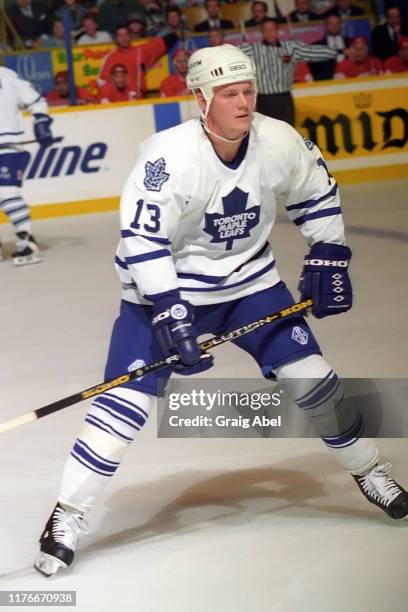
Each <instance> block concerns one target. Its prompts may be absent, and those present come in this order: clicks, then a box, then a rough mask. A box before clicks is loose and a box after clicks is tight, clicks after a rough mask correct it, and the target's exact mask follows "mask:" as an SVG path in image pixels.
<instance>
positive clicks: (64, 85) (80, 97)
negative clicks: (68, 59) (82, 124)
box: [46, 71, 96, 106]
mask: <svg viewBox="0 0 408 612" xmlns="http://www.w3.org/2000/svg"><path fill="white" fill-rule="evenodd" d="M54 83H55V87H54V89H51V91H49V92H48V93H47V96H46V97H47V102H48V104H49V105H50V106H67V105H69V104H71V101H70V97H69V81H68V72H65V71H61V72H57V74H56V75H55V77H54ZM75 91H76V96H77V102H78V104H94V103H95V102H96V100H95V98H94V97H93V96H92V94H90V93H89V92H88V91H86V89H82V88H81V87H76V88H75Z"/></svg>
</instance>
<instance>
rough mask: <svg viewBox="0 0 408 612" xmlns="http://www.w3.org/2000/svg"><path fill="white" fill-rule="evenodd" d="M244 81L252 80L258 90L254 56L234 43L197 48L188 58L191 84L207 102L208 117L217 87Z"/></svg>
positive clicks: (189, 82) (189, 83)
mask: <svg viewBox="0 0 408 612" xmlns="http://www.w3.org/2000/svg"><path fill="white" fill-rule="evenodd" d="M242 81H252V82H253V83H254V87H255V90H256V68H255V64H254V62H253V61H252V60H251V58H250V57H248V56H247V55H245V53H244V52H243V51H241V49H238V47H234V45H219V46H218V47H204V48H203V49H198V50H197V51H195V52H194V53H193V54H192V55H191V57H190V59H189V61H188V72H187V79H186V83H187V87H188V88H189V89H191V90H192V91H194V90H196V89H199V90H200V91H201V92H202V94H203V96H204V98H205V99H206V101H207V108H206V112H205V114H204V117H206V116H207V114H208V110H209V108H210V104H211V100H212V99H213V96H214V88H215V87H218V86H219V85H229V84H231V83H239V82H242Z"/></svg>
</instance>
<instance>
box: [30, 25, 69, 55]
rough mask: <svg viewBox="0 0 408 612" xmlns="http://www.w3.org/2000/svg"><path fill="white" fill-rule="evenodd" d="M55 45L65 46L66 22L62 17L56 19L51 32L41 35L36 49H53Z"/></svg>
mask: <svg viewBox="0 0 408 612" xmlns="http://www.w3.org/2000/svg"><path fill="white" fill-rule="evenodd" d="M54 47H65V39H64V24H63V23H62V19H58V18H57V19H54V21H53V24H52V28H51V34H50V35H49V36H48V35H43V36H41V37H40V38H39V39H38V40H37V42H36V44H35V48H36V49H52V48H54Z"/></svg>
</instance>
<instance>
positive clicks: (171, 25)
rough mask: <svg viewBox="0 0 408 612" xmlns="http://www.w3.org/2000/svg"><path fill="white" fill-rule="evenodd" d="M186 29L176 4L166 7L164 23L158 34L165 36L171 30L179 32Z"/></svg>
mask: <svg viewBox="0 0 408 612" xmlns="http://www.w3.org/2000/svg"><path fill="white" fill-rule="evenodd" d="M186 30H188V28H187V26H186V25H185V23H184V20H183V14H182V12H181V10H180V9H179V7H178V6H172V5H170V6H167V7H166V25H165V26H164V28H163V29H162V30H160V32H159V36H165V35H166V34H170V33H171V32H177V31H178V32H181V31H186Z"/></svg>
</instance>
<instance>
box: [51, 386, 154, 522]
mask: <svg viewBox="0 0 408 612" xmlns="http://www.w3.org/2000/svg"><path fill="white" fill-rule="evenodd" d="M154 403H155V398H154V397H153V396H151V395H147V394H145V393H141V392H140V391H135V390H133V389H126V388H123V387H120V388H118V389H112V390H111V391H109V392H106V393H102V394H101V395H99V396H98V397H96V398H95V400H94V401H93V403H92V406H91V408H90V410H89V412H88V414H87V415H86V418H85V425H84V428H83V430H82V432H81V433H80V435H79V436H78V438H77V439H76V441H75V443H74V446H73V448H72V450H71V454H70V456H69V457H68V459H67V461H66V464H65V468H64V473H63V477H62V485H61V490H60V496H59V498H58V501H59V502H60V503H61V504H64V505H67V506H70V507H73V508H77V509H78V510H80V511H82V512H85V511H87V510H90V509H91V508H92V506H93V505H94V503H95V500H96V497H97V495H98V494H99V493H100V492H101V491H102V490H103V489H104V487H105V486H106V485H107V483H108V482H109V479H110V478H111V477H112V476H113V475H114V474H115V472H116V470H117V468H118V467H119V465H120V462H121V460H122V457H123V456H124V454H125V452H126V449H127V447H128V445H129V444H130V442H132V440H133V439H134V437H135V435H136V433H137V432H138V431H139V430H140V429H141V428H142V427H143V425H144V423H145V422H146V420H147V417H148V416H149V413H150V410H151V409H152V407H153V405H154Z"/></svg>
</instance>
